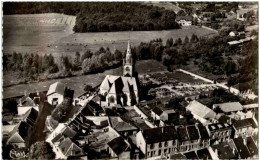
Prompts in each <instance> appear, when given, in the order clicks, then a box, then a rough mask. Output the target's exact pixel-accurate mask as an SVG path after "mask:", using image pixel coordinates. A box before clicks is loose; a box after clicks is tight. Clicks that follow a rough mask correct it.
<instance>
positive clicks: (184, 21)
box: [175, 15, 193, 26]
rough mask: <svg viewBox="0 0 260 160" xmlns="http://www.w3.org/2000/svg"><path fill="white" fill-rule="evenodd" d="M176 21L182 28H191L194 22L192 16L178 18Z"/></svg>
mask: <svg viewBox="0 0 260 160" xmlns="http://www.w3.org/2000/svg"><path fill="white" fill-rule="evenodd" d="M175 21H176V22H177V23H178V24H179V25H181V26H191V25H192V22H193V17H192V16H188V15H187V16H177V17H176V19H175Z"/></svg>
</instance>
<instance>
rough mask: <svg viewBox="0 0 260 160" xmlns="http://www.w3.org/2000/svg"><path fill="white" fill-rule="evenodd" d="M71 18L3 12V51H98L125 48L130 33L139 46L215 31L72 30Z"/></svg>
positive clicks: (59, 52) (187, 29)
mask: <svg viewBox="0 0 260 160" xmlns="http://www.w3.org/2000/svg"><path fill="white" fill-rule="evenodd" d="M74 18H75V17H74ZM71 19H73V17H72V16H67V15H61V14H36V15H8V16H6V15H4V17H3V31H4V32H3V33H4V35H3V52H4V53H6V54H12V53H13V52H14V51H16V52H21V53H38V54H45V53H52V54H53V55H54V56H57V55H60V54H67V55H71V54H74V53H75V52H76V51H79V52H80V53H83V52H85V51H86V50H87V49H90V50H92V51H96V50H97V49H99V48H100V47H101V46H103V47H109V48H110V50H111V51H114V50H115V49H119V50H121V51H124V50H125V49H126V46H127V41H128V38H129V37H130V40H131V44H132V45H133V46H136V45H138V44H140V43H141V42H149V41H150V40H153V39H156V38H162V40H163V42H164V43H165V42H166V40H167V39H168V38H173V39H177V38H182V39H184V38H185V36H188V37H191V35H192V34H193V33H194V34H196V35H198V36H211V35H214V34H215V33H214V32H212V31H210V30H207V29H203V28H199V27H195V26H191V27H186V28H183V29H176V30H163V31H130V32H127V31H126V32H97V33H73V31H72V27H73V25H72V24H73V23H75V21H74V20H71Z"/></svg>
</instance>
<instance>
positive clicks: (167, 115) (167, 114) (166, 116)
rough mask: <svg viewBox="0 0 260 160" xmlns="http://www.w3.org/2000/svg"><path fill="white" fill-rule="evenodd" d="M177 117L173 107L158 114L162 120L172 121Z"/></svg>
mask: <svg viewBox="0 0 260 160" xmlns="http://www.w3.org/2000/svg"><path fill="white" fill-rule="evenodd" d="M178 118H179V114H178V113H176V112H175V111H174V109H168V110H164V111H163V112H162V114H161V115H160V120H162V121H164V122H172V121H175V120H177V119H178Z"/></svg>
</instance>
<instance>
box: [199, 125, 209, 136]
mask: <svg viewBox="0 0 260 160" xmlns="http://www.w3.org/2000/svg"><path fill="white" fill-rule="evenodd" d="M198 128H199V132H200V136H201V139H209V133H208V131H207V129H206V127H205V126H203V125H202V124H199V125H198Z"/></svg>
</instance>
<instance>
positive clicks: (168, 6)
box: [143, 2, 182, 14]
mask: <svg viewBox="0 0 260 160" xmlns="http://www.w3.org/2000/svg"><path fill="white" fill-rule="evenodd" d="M143 4H146V5H152V6H157V7H160V8H164V9H167V10H171V11H174V12H175V13H176V14H177V13H178V12H179V11H180V10H182V9H181V8H180V7H178V6H176V5H174V4H172V3H171V2H144V3H143Z"/></svg>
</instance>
